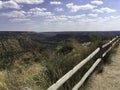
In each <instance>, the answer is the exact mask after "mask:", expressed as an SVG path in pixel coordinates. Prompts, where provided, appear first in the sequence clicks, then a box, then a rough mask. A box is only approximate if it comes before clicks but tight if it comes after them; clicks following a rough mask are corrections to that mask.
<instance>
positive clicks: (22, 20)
mask: <svg viewBox="0 0 120 90" xmlns="http://www.w3.org/2000/svg"><path fill="white" fill-rule="evenodd" d="M28 21H31V20H30V19H28V18H14V19H10V22H28Z"/></svg>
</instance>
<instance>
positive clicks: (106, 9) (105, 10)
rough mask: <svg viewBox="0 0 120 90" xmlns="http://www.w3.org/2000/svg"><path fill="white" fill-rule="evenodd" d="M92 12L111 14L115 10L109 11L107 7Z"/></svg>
mask: <svg viewBox="0 0 120 90" xmlns="http://www.w3.org/2000/svg"><path fill="white" fill-rule="evenodd" d="M93 12H97V13H105V12H106V13H112V12H116V10H115V9H111V8H108V7H104V8H100V9H94V10H93Z"/></svg>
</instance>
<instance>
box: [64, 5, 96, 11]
mask: <svg viewBox="0 0 120 90" xmlns="http://www.w3.org/2000/svg"><path fill="white" fill-rule="evenodd" d="M66 6H67V7H68V8H70V9H71V11H72V12H77V11H79V10H90V9H94V8H95V7H97V6H95V5H91V4H86V5H74V4H73V3H68V4H66Z"/></svg>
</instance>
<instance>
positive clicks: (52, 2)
mask: <svg viewBox="0 0 120 90" xmlns="http://www.w3.org/2000/svg"><path fill="white" fill-rule="evenodd" d="M50 4H54V5H60V4H62V3H61V2H59V1H51V2H50Z"/></svg>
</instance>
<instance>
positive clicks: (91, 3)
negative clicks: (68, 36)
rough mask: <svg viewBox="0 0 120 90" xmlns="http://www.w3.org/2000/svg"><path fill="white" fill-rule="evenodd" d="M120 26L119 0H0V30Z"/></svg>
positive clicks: (50, 29) (78, 29)
mask: <svg viewBox="0 0 120 90" xmlns="http://www.w3.org/2000/svg"><path fill="white" fill-rule="evenodd" d="M113 30H120V0H0V31H35V32H48V31H113Z"/></svg>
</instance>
